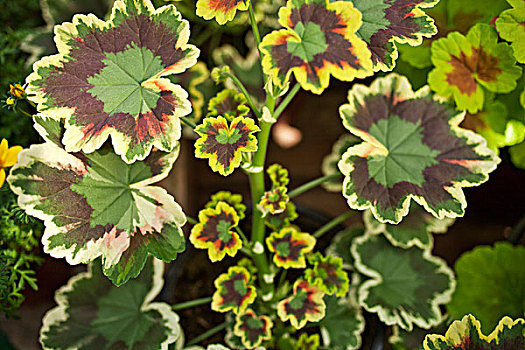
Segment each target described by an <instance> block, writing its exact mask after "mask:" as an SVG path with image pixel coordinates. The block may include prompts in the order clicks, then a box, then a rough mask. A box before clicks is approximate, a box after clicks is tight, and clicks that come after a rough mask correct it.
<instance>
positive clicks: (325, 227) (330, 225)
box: [313, 210, 356, 238]
mask: <svg viewBox="0 0 525 350" xmlns="http://www.w3.org/2000/svg"><path fill="white" fill-rule="evenodd" d="M355 213H356V211H353V210H352V211H347V212H346V213H343V214H341V215H339V216H338V217H336V218H334V219H332V220H330V221H329V222H327V223H326V224H324V225H323V226H321V227H320V228H319V229H317V231H315V232H314V233H313V236H314V237H315V238H319V237H321V236H322V235H324V234H325V233H326V232H328V231H330V230H331V229H333V228H334V227H336V226H337V225H339V224H340V223H342V222H343V221H345V220H346V219H348V218H350V217H352V216H354V215H355Z"/></svg>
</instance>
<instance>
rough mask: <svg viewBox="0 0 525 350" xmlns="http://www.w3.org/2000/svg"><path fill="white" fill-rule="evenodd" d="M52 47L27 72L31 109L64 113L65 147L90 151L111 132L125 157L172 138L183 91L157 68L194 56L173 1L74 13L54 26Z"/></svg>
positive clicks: (178, 68) (178, 67)
mask: <svg viewBox="0 0 525 350" xmlns="http://www.w3.org/2000/svg"><path fill="white" fill-rule="evenodd" d="M55 33H56V35H55V41H56V43H57V47H58V51H59V54H57V55H54V56H48V57H44V58H43V59H42V60H40V61H39V62H37V63H35V65H34V72H33V73H32V74H31V75H30V76H29V77H28V78H27V82H28V84H29V86H28V88H27V92H28V94H29V95H30V96H29V99H31V100H32V101H34V102H36V103H38V110H39V111H40V112H42V113H44V114H47V115H48V116H51V117H53V118H56V119H65V120H66V132H65V134H64V139H63V143H64V145H65V147H66V150H67V151H68V152H76V151H80V150H82V151H84V152H86V153H91V152H93V151H94V150H96V149H98V148H100V147H101V146H102V144H103V143H104V142H105V141H106V139H107V138H108V137H109V136H110V135H111V137H112V141H113V147H114V148H115V152H116V153H117V154H120V155H121V156H122V159H123V160H124V161H126V162H127V163H132V162H134V161H135V160H141V159H144V158H145V157H146V156H147V155H148V154H149V153H150V151H151V149H152V147H154V146H155V147H156V148H158V149H160V150H164V151H168V152H169V151H171V150H172V149H173V148H174V147H175V146H176V144H177V140H178V139H179V138H180V134H181V130H180V129H181V126H180V120H179V118H178V117H179V116H184V115H187V114H189V113H190V112H191V105H190V102H189V101H188V100H187V97H188V94H187V92H186V91H184V90H183V89H182V88H181V87H180V86H178V85H175V84H173V83H171V82H170V81H169V80H168V79H166V78H162V76H166V75H170V74H173V73H181V72H183V71H184V70H185V69H186V68H188V67H191V66H192V65H194V64H195V62H196V60H197V56H198V54H199V50H198V49H197V48H196V47H195V46H193V45H189V44H187V42H188V38H189V24H188V22H187V21H186V20H183V19H182V18H181V15H180V13H178V12H177V10H176V9H175V7H174V6H173V5H167V6H163V7H161V8H159V9H158V10H155V9H154V7H153V5H152V4H151V1H150V0H140V1H139V0H119V1H116V2H115V5H114V7H113V12H112V14H111V18H110V20H109V21H108V22H104V21H102V20H100V19H98V18H96V17H95V16H93V15H88V16H85V15H76V16H75V17H73V23H67V22H66V23H64V24H62V25H59V26H57V27H56V28H55Z"/></svg>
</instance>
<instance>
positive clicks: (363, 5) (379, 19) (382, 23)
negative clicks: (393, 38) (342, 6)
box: [352, 0, 392, 43]
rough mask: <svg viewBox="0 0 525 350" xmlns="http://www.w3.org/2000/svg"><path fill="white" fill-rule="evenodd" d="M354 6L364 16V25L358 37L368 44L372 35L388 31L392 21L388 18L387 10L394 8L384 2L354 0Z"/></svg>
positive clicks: (381, 0)
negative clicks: (380, 31)
mask: <svg viewBox="0 0 525 350" xmlns="http://www.w3.org/2000/svg"><path fill="white" fill-rule="evenodd" d="M352 2H353V3H354V6H355V7H356V8H357V9H358V10H359V11H361V13H362V14H363V24H362V25H361V28H359V31H358V32H357V34H358V36H360V37H361V39H363V40H364V41H366V42H368V43H369V42H370V38H371V37H372V35H374V34H376V33H377V32H379V30H381V29H383V30H385V29H387V27H388V26H389V25H390V21H389V20H388V19H387V18H386V16H385V12H386V10H387V9H388V8H389V7H390V6H392V5H391V4H390V3H388V2H386V1H384V0H353V1H352Z"/></svg>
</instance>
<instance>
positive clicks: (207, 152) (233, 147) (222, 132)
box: [195, 116, 260, 176]
mask: <svg viewBox="0 0 525 350" xmlns="http://www.w3.org/2000/svg"><path fill="white" fill-rule="evenodd" d="M257 131H260V129H259V127H258V126H257V125H255V124H254V121H253V119H251V118H245V117H237V118H235V119H234V120H233V121H232V122H231V123H228V121H227V120H226V119H225V118H224V117H222V116H219V117H217V118H212V117H208V118H205V119H204V120H203V123H202V124H200V125H197V127H196V128H195V132H196V133H197V134H199V135H200V137H199V139H198V140H197V141H196V142H195V157H197V158H202V159H206V158H207V159H208V163H209V165H210V167H211V169H212V170H213V171H216V172H219V173H220V174H221V175H224V176H227V175H229V174H231V173H232V172H233V171H234V170H235V168H237V167H238V166H239V165H240V164H241V155H242V153H245V152H254V151H256V150H257V139H256V138H255V136H254V135H252V134H253V133H255V132H257Z"/></svg>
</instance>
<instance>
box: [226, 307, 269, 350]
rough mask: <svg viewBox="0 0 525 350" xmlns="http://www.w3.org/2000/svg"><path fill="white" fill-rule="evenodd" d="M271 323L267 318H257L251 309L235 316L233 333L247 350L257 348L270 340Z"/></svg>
mask: <svg viewBox="0 0 525 350" xmlns="http://www.w3.org/2000/svg"><path fill="white" fill-rule="evenodd" d="M272 327H273V322H272V320H271V319H270V318H269V317H268V316H259V315H257V314H256V313H255V311H253V310H252V309H248V310H246V312H245V313H243V314H239V315H237V317H236V319H235V326H234V328H233V333H234V334H235V335H237V336H238V337H241V341H242V344H243V345H244V346H245V347H246V348H247V349H253V348H256V347H258V346H259V345H260V344H261V343H262V342H263V341H264V340H270V339H272Z"/></svg>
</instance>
